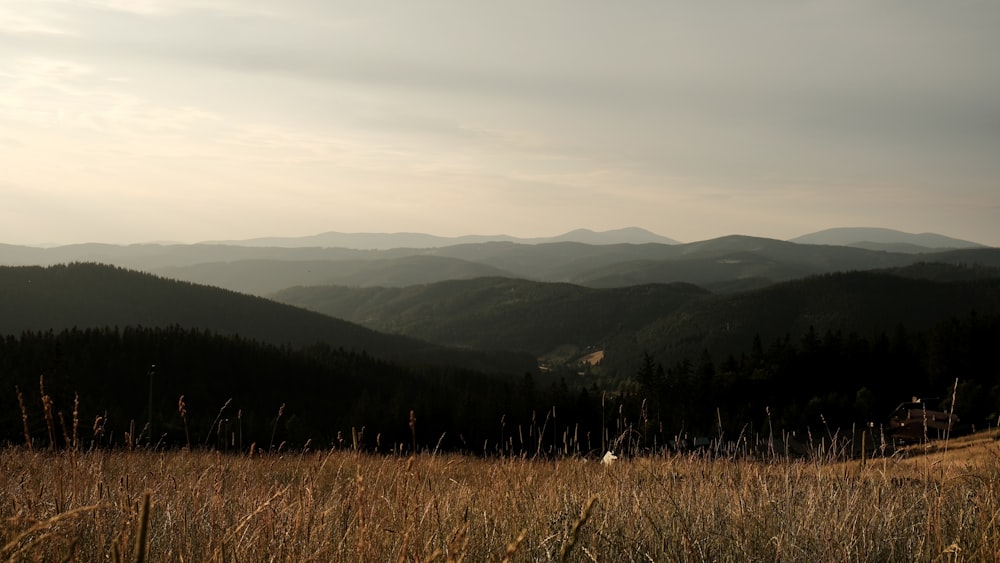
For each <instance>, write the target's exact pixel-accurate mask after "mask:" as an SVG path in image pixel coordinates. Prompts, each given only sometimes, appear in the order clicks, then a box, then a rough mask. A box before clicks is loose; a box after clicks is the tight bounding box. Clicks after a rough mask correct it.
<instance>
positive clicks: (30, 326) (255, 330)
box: [0, 263, 536, 374]
mask: <svg viewBox="0 0 1000 563" xmlns="http://www.w3.org/2000/svg"><path fill="white" fill-rule="evenodd" d="M0 311H2V314H0V334H19V333H21V332H22V331H26V330H33V331H46V330H57V331H58V330H61V329H64V328H73V327H79V328H86V327H105V326H118V327H126V326H144V327H168V326H180V327H184V328H197V329H203V330H209V331H212V332H215V333H219V334H223V335H240V336H243V337H245V338H251V339H256V340H260V341H262V342H269V343H273V344H278V345H285V344H288V345H293V346H303V345H311V344H315V343H317V342H323V343H326V344H328V345H330V346H333V347H335V348H344V349H346V350H357V351H362V350H363V351H366V352H368V353H370V354H373V355H376V356H379V357H384V358H387V359H399V360H407V361H418V362H427V363H434V364H454V365H460V366H466V367H473V368H477V369H487V370H491V371H495V370H500V371H507V372H510V373H515V374H520V373H524V371H525V370H533V369H535V368H536V365H535V363H534V360H533V359H532V358H530V357H529V356H527V355H514V354H507V353H496V352H474V351H469V350H454V349H446V348H444V347H442V346H439V345H432V344H429V343H426V342H422V341H419V340H416V339H413V338H408V337H403V336H396V335H386V334H381V333H378V332H376V331H373V330H370V329H367V328H364V327H361V326H358V325H355V324H352V323H349V322H347V321H343V320H340V319H334V318H332V317H328V316H326V315H322V314H319V313H315V312H311V311H305V310H303V309H298V308H295V307H292V306H289V305H285V304H280V303H276V302H273V301H269V300H267V299H263V298H259V297H253V296H249V295H243V294H239V293H235V292H232V291H228V290H223V289H218V288H212V287H206V286H199V285H195V284H190V283H186V282H178V281H173V280H167V279H163V278H159V277H156V276H153V275H150V274H145V273H140V272H135V271H129V270H124V269H121V268H117V267H113V266H106V265H99V264H84V263H77V264H69V265H57V266H50V267H37V266H23V267H0Z"/></svg>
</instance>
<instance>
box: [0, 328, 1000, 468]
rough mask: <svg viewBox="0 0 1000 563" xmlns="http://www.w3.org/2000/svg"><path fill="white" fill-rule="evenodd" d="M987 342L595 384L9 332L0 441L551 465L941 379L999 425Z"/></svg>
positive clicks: (646, 371)
mask: <svg viewBox="0 0 1000 563" xmlns="http://www.w3.org/2000/svg"><path fill="white" fill-rule="evenodd" d="M997 342H1000V315H977V314H972V315H969V316H967V317H964V318H961V319H953V320H950V321H947V322H944V323H941V324H938V325H936V326H934V327H932V328H930V329H927V330H922V331H919V332H910V331H907V330H906V328H905V327H903V326H899V327H897V329H896V330H894V331H892V332H890V333H881V334H879V335H877V336H876V337H874V338H865V337H861V336H859V335H857V334H850V333H847V334H845V333H841V332H832V331H831V332H827V333H823V334H820V333H816V332H814V331H809V332H807V334H806V336H804V337H803V338H801V339H796V340H793V339H791V338H788V337H785V338H780V339H775V340H769V341H768V340H762V339H760V338H759V337H758V338H755V339H753V341H751V342H748V343H747V348H746V351H745V352H743V353H740V354H738V355H733V354H730V355H727V356H726V357H725V358H713V357H712V356H711V355H710V354H709V353H708V352H707V351H705V352H703V353H702V355H701V356H700V357H698V358H693V359H685V360H683V361H681V362H678V363H676V364H673V365H668V366H664V365H662V364H660V363H658V362H656V361H655V360H654V359H653V357H652V356H651V355H650V354H644V355H643V357H642V358H641V360H640V366H641V367H640V369H639V370H638V371H637V373H635V374H634V375H635V377H634V380H635V382H636V383H635V385H633V386H630V388H627V389H625V390H619V391H614V392H611V391H604V390H601V389H599V388H598V387H596V386H595V385H590V386H588V385H587V384H586V383H581V382H580V381H579V380H572V379H567V378H570V377H572V375H571V374H563V375H562V376H561V377H560V376H559V375H558V374H557V376H556V377H555V378H552V379H550V380H549V381H545V382H543V381H541V380H540V378H538V377H537V376H533V375H531V374H519V375H513V374H512V375H509V376H501V375H497V374H493V375H486V374H483V373H479V372H475V371H471V370H464V369H459V368H447V367H442V366H431V367H426V366H418V365H402V364H396V363H391V362H387V361H384V360H380V359H377V358H374V357H372V356H369V355H368V354H366V353H364V352H356V351H346V350H343V349H339V348H332V347H330V346H329V345H323V344H316V345H311V346H305V347H297V348H293V347H290V346H276V345H273V344H266V343H260V342H258V341H254V340H248V339H245V338H241V337H237V336H231V335H229V336H221V335H217V334H213V333H210V332H207V331H203V330H193V329H185V328H181V327H166V328H140V327H125V328H88V329H68V330H63V331H60V332H53V331H44V332H24V333H22V334H20V335H18V336H7V337H5V338H3V340H2V341H0V388H2V389H3V390H4V393H3V394H2V395H0V401H2V402H3V406H2V408H0V413H2V420H0V439H2V440H3V441H5V442H8V443H13V444H19V443H24V441H25V433H27V434H28V435H29V436H30V438H31V440H32V443H33V445H34V446H35V447H37V448H43V447H49V445H50V444H53V445H55V446H56V447H65V446H67V445H71V444H73V443H74V442H76V443H78V445H79V446H80V447H127V445H128V444H132V445H133V446H142V447H182V446H188V445H190V446H191V447H210V448H217V449H220V450H231V451H235V450H240V451H246V450H248V449H249V448H250V447H251V444H253V445H254V447H255V448H257V449H258V450H267V449H278V448H281V449H290V448H303V447H307V446H308V447H313V448H325V447H338V448H354V447H358V448H363V449H365V450H368V451H375V450H378V451H381V452H389V451H392V450H394V449H397V450H401V451H410V450H412V448H413V447H414V446H416V447H417V448H420V449H433V448H442V449H446V450H458V451H465V452H470V453H474V454H489V455H492V454H500V453H503V454H513V455H563V454H574V453H587V452H593V451H598V450H600V449H602V448H605V447H613V448H615V449H617V450H622V449H633V450H637V449H640V448H650V449H652V448H662V447H665V446H666V445H668V444H670V443H671V442H672V441H673V440H674V439H675V438H677V437H678V436H689V437H694V436H713V437H719V436H720V435H721V436H723V437H725V438H728V439H736V438H737V437H739V436H744V437H751V438H754V437H756V438H759V437H760V436H762V435H764V434H767V433H778V432H782V433H783V432H799V433H801V434H800V435H806V434H808V433H812V434H814V435H817V436H831V437H832V435H833V434H835V433H837V432H840V431H843V430H844V429H847V428H851V427H854V426H859V427H863V426H865V425H867V424H868V423H872V425H873V427H874V428H876V429H877V428H879V427H880V426H881V425H882V424H884V422H885V420H886V418H887V417H888V415H889V414H890V413H891V411H892V410H893V408H894V407H895V405H897V404H898V403H900V402H903V401H907V400H909V398H910V397H911V396H913V395H915V396H918V397H923V398H925V399H926V400H928V401H929V403H930V404H932V405H933V406H935V407H940V408H944V409H948V408H951V406H952V405H951V398H952V393H953V388H954V385H955V382H956V380H958V391H957V403H956V404H955V405H954V407H955V412H956V413H958V414H959V415H960V417H961V419H962V421H963V424H964V427H965V428H966V429H970V430H971V429H972V428H973V427H975V428H984V427H986V426H988V425H992V424H996V420H997V416H998V415H1000V413H998V408H997V405H998V404H1000V363H998V362H997V360H996V349H997V347H996V343H997ZM43 392H44V394H45V396H47V397H48V398H47V399H43ZM19 393H20V396H21V399H22V401H21V402H22V403H23V405H24V410H23V411H22V409H21V406H20V404H19V396H18V394H19ZM182 397H183V403H184V408H183V410H184V416H182V413H181V409H180V408H179V406H180V401H181V398H182ZM46 404H49V405H51V408H50V409H49V410H48V412H49V413H50V414H49V415H47V414H46V408H45V406H44V405H46ZM150 406H151V407H152V410H150ZM411 411H412V412H413V415H414V417H415V420H414V424H413V426H412V427H411V426H410V420H411V419H410V413H411ZM22 412H23V413H24V414H25V415H26V419H25V420H22ZM74 413H75V414H74Z"/></svg>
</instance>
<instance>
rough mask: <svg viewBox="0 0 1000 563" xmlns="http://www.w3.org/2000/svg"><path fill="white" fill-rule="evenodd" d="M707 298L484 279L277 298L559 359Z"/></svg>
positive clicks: (675, 291) (401, 330)
mask: <svg viewBox="0 0 1000 563" xmlns="http://www.w3.org/2000/svg"><path fill="white" fill-rule="evenodd" d="M707 294H708V292H706V291H705V290H703V289H701V288H699V287H696V286H693V285H690V284H681V283H677V284H656V285H643V286H631V287H626V288H613V289H592V288H586V287H582V286H578V285H571V284H566V283H542V282H532V281H527V280H519V279H510V278H480V279H475V280H452V281H445V282H438V283H434V284H427V285H418V286H410V287H405V288H385V287H375V288H349V287H331V286H326V287H295V288H289V289H286V290H284V291H281V292H278V293H276V294H274V295H273V298H274V299H275V300H277V301H281V302H284V303H289V304H292V305H295V306H298V307H303V308H307V309H311V310H315V311H318V312H321V313H325V314H328V315H331V316H335V317H339V318H343V319H347V320H350V321H352V322H356V323H359V324H362V325H365V326H367V327H369V328H372V329H375V330H379V331H383V332H390V333H398V334H405V335H420V337H419V338H421V339H424V340H428V341H431V342H436V343H440V344H447V345H450V346H462V347H470V348H489V347H495V348H501V349H512V350H526V351H529V352H531V353H532V354H534V355H536V356H552V355H554V354H570V355H573V354H576V353H579V352H581V351H582V350H584V349H586V348H587V347H590V346H597V347H600V346H602V345H603V343H605V342H607V341H608V340H609V339H611V338H613V337H615V336H616V335H619V334H631V333H633V332H635V331H636V330H638V329H640V328H641V327H642V326H644V325H646V324H648V323H650V322H652V321H654V320H655V319H657V318H659V317H661V316H663V315H666V314H668V313H669V312H670V311H672V310H674V309H676V308H677V307H679V306H680V305H681V304H683V303H686V302H688V301H690V300H692V299H697V298H701V297H704V296H705V295H707Z"/></svg>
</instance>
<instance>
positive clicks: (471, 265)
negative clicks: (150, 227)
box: [155, 255, 510, 295]
mask: <svg viewBox="0 0 1000 563" xmlns="http://www.w3.org/2000/svg"><path fill="white" fill-rule="evenodd" d="M155 272H156V273H157V274H159V275H162V276H166V277H168V278H173V279H178V280H183V281H190V282H192V283H200V284H204V285H212V286H217V287H224V288H226V289H231V290H234V291H241V292H244V293H250V294H254V295H267V294H269V293H274V292H276V291H279V290H281V289H285V288H287V287H292V286H297V285H345V286H355V287H371V286H388V287H403V286H408V285H417V284H427V283H434V282H439V281H444V280H462V279H472V278H481V277H490V276H510V274H509V273H508V272H505V271H503V270H500V269H498V268H495V267H492V266H489V265H486V264H478V263H475V262H470V261H468V260H460V259H458V258H448V257H443V256H424V255H414V256H403V257H401V258H392V259H389V258H384V259H373V260H358V259H349V260H240V261H236V262H210V263H206V264H195V265H192V266H175V267H167V268H157V269H156V270H155Z"/></svg>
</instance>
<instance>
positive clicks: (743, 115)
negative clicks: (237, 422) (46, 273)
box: [0, 0, 1000, 246]
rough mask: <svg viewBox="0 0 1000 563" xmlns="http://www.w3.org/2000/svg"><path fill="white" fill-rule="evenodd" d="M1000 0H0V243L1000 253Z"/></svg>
mask: <svg viewBox="0 0 1000 563" xmlns="http://www.w3.org/2000/svg"><path fill="white" fill-rule="evenodd" d="M998 29H1000V2H997V1H996V0H985V1H963V0H954V1H940V0H899V1H872V0H829V1H825V0H820V1H810V0H773V1H771V0H762V1H754V2H748V1H746V0H738V1H735V0H733V1H708V2H706V1H691V2H670V1H667V0H648V1H623V2H603V1H602V2H591V1H586V0H572V1H566V2H560V1H554V0H553V1H548V0H543V1H539V0H530V1H524V2H521V1H516V0H506V1H504V2H490V3H487V2H474V1H457V0H456V1H447V2H438V1H433V0H422V1H420V2H378V1H373V0H365V1H363V2H339V1H332V0H0V242H5V243H21V244H24V243H28V244H35V243H66V242H82V241H100V242H118V243H128V242H145V241H153V240H174V241H181V242H195V241H200V240H211V239H234V238H249V237H256V236H272V235H273V236H296V235H308V234H315V233H319V232H324V231H343V232H396V231H418V232H427V233H431V234H437V235H459V234H501V233H503V234H510V235H517V236H544V235H555V234H558V233H561V232H564V231H568V230H571V229H574V228H579V227H584V228H591V229H594V230H606V229H612V228H619V227H625V226H639V227H644V228H647V229H650V230H652V231H655V232H657V233H660V234H662V235H665V236H668V237H672V238H675V239H678V240H681V241H695V240H703V239H707V238H712V237H716V236H722V235H726V234H733V233H740V234H749V235H758V236H767V237H774V238H782V239H784V238H790V237H794V236H798V235H801V234H805V233H808V232H812V231H816V230H820V229H824V228H828V227H839V226H876V227H888V228H894V229H899V230H903V231H908V232H925V231H930V232H938V233H942V234H946V235H950V236H955V237H959V238H965V239H970V240H974V241H977V242H982V243H985V244H990V245H996V246H1000V33H998V31H997V30H998Z"/></svg>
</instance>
